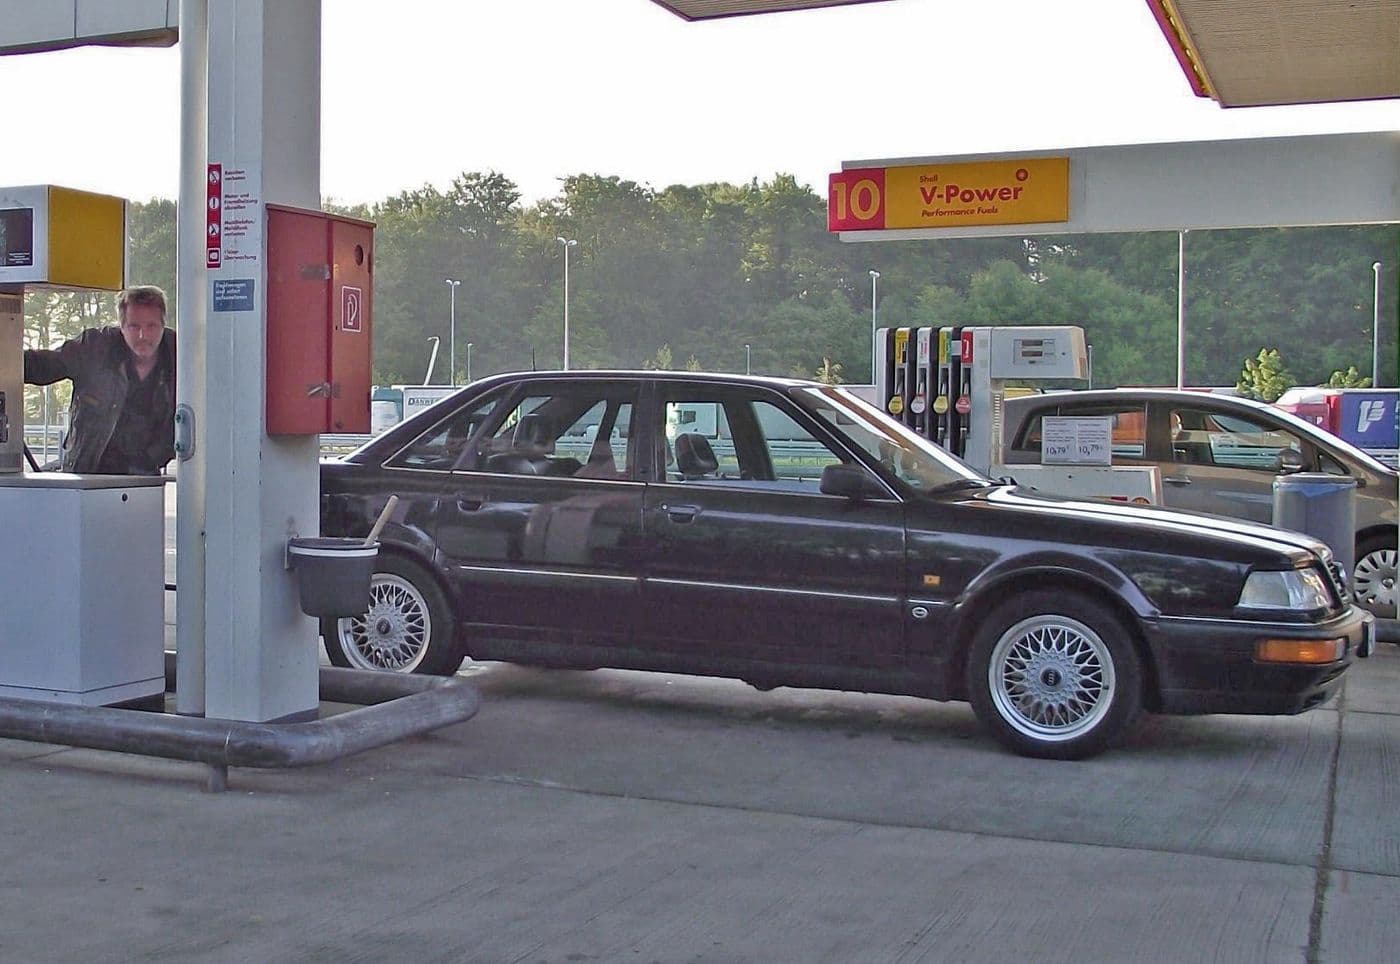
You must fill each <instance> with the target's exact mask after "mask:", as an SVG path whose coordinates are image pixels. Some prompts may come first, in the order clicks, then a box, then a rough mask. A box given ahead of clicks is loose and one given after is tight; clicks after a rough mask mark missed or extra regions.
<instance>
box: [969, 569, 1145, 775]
mask: <svg viewBox="0 0 1400 964" xmlns="http://www.w3.org/2000/svg"><path fill="white" fill-rule="evenodd" d="M967 689H968V696H969V698H970V700H971V702H972V707H973V709H974V710H975V711H976V712H977V716H978V719H980V720H981V721H982V723H983V725H985V726H986V727H987V728H988V729H990V730H991V731H992V734H993V735H994V736H996V738H997V739H998V740H1000V741H1001V742H1002V743H1003V744H1004V745H1005V746H1007V747H1008V748H1010V749H1011V750H1013V751H1015V752H1016V753H1019V754H1021V755H1023V756H1032V757H1042V758H1046V759H1056V760H1079V759H1083V758H1085V757H1089V756H1093V755H1094V754H1096V753H1099V752H1101V751H1103V750H1104V749H1106V748H1108V747H1109V746H1110V745H1111V744H1112V743H1113V742H1114V741H1115V740H1117V739H1118V738H1119V737H1120V736H1121V735H1122V734H1123V733H1124V731H1125V730H1126V729H1127V728H1128V727H1129V726H1130V725H1131V724H1132V723H1133V721H1134V720H1135V719H1136V718H1137V716H1138V713H1139V712H1141V709H1142V662H1141V659H1140V658H1139V656H1138V652H1137V647H1136V646H1134V644H1133V640H1132V637H1131V635H1130V633H1129V630H1128V629H1127V627H1126V626H1124V625H1123V622H1122V620H1120V619H1119V618H1118V617H1117V616H1116V615H1114V614H1113V613H1112V612H1111V611H1109V610H1108V609H1107V608H1106V607H1104V606H1102V605H1100V604H1099V603H1097V602H1094V601H1093V600H1091V599H1088V598H1085V597H1082V596H1077V595H1074V594H1071V593H1048V592H1031V593H1025V594H1023V595H1020V596H1017V597H1014V598H1012V599H1011V600H1009V601H1008V602H1006V603H1004V604H1002V605H1001V606H1000V607H998V608H997V609H996V610H995V611H994V612H993V613H992V614H991V615H990V616H988V618H987V619H986V620H985V621H983V623H982V625H981V626H980V627H978V630H977V633H976V635H975V636H974V638H973V642H972V649H971V651H970V652H969V654H968V664H967Z"/></svg>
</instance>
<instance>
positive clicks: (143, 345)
mask: <svg viewBox="0 0 1400 964" xmlns="http://www.w3.org/2000/svg"><path fill="white" fill-rule="evenodd" d="M117 317H118V319H119V320H120V324H119V325H118V326H117V327H115V328H113V327H106V328H89V329H87V330H86V331H84V332H83V333H82V334H80V335H78V337H76V338H70V339H69V340H68V341H65V342H64V343H63V344H62V345H59V346H58V347H57V348H55V349H51V350H39V349H31V350H28V351H26V352H25V353H24V380H25V382H27V383H28V384H31V385H50V384H53V383H54V382H58V381H62V380H63V379H65V378H67V379H71V380H72V382H73V401H72V404H71V405H70V406H69V409H68V434H67V435H66V436H65V437H64V439H63V452H62V455H61V458H60V463H59V464H60V468H61V469H62V471H64V472H92V473H100V474H104V475H159V474H160V473H161V472H162V471H163V470H164V468H165V465H166V463H168V462H169V461H170V460H171V459H172V458H174V457H175V332H173V331H171V330H169V329H167V328H166V327H165V292H164V291H161V290H160V289H159V288H157V287H155V286H153V285H142V286H139V287H135V288H127V289H126V290H125V291H123V292H122V293H121V294H119V295H118V296H117Z"/></svg>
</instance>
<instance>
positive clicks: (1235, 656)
mask: <svg viewBox="0 0 1400 964" xmlns="http://www.w3.org/2000/svg"><path fill="white" fill-rule="evenodd" d="M559 377H560V376H558V375H550V374H545V373H540V374H525V375H510V376H498V377H496V378H493V379H487V380H484V381H482V382H480V383H478V384H477V385H475V386H473V387H472V388H470V389H466V390H464V391H463V392H462V393H461V394H460V395H458V396H454V398H453V399H452V400H449V401H445V402H442V403H439V405H438V406H435V407H434V408H432V409H429V410H428V411H426V412H424V413H421V414H420V415H418V416H416V417H415V418H414V419H412V420H410V421H409V422H406V423H404V424H402V425H400V426H398V427H396V428H394V429H392V430H390V431H389V432H388V433H386V434H385V435H384V436H381V437H380V438H378V439H376V440H374V441H372V442H371V443H370V444H368V445H367V446H365V447H364V448H362V449H361V450H360V451H358V452H357V453H355V454H354V455H353V456H351V457H350V458H349V459H347V460H345V461H343V462H327V463H324V464H323V468H322V493H323V495H322V499H323V522H322V529H323V533H324V534H326V535H362V534H364V533H365V532H367V531H368V530H369V528H370V526H371V525H372V524H373V520H374V519H375V517H376V516H377V514H378V512H379V510H380V509H381V508H382V506H383V504H384V503H385V501H386V499H387V497H388V495H389V494H391V493H393V494H397V495H398V496H399V497H400V505H399V508H398V510H397V511H396V513H395V516H394V519H393V520H392V521H391V523H390V525H389V526H388V527H386V529H385V530H384V533H383V536H382V542H383V545H384V551H387V552H395V553H402V554H404V555H407V556H409V557H412V558H415V559H417V560H418V561H420V562H422V563H424V564H425V565H426V566H428V567H429V568H430V569H432V570H433V571H434V572H435V573H437V574H438V576H439V578H440V579H441V580H442V585H443V588H444V590H445V591H446V592H447V595H448V598H449V599H450V600H451V603H452V606H453V610H454V613H455V614H456V616H457V618H458V620H459V624H460V626H461V631H462V633H463V635H464V640H465V643H466V646H467V652H468V653H469V654H470V655H471V656H472V657H474V658H477V659H506V660H510V661H514V662H527V663H539V664H543V665H551V666H571V667H589V668H591V667H600V666H611V667H618V668H629V669H642V670H661V671H671V672H685V673H696V674H703V675H716V676H733V677H737V678H741V679H746V680H749V681H750V682H753V683H755V684H757V685H760V686H765V687H766V686H776V685H796V686H815V687H827V688H837V689H856V690H867V691H873V692H887V693H898V694H908V695H916V696H924V697H931V698H935V699H957V698H963V697H964V696H965V694H964V692H963V687H964V684H963V674H962V667H963V659H964V658H965V647H966V644H967V642H968V640H969V639H970V636H971V633H972V631H973V630H974V629H975V626H976V623H977V621H978V620H979V619H980V618H981V616H982V615H983V614H985V613H986V611H987V610H988V607H990V606H994V605H996V604H997V603H999V602H1000V601H1002V600H1003V599H1005V598H1007V596H1008V595H1009V594H1010V593H1014V592H1017V591H1022V590H1025V589H1029V588H1045V587H1054V588H1060V589H1065V590H1073V591H1078V592H1081V593H1084V594H1086V595H1090V596H1093V597H1095V598H1098V599H1099V600H1101V601H1103V602H1105V603H1107V604H1108V605H1110V606H1111V607H1112V608H1113V609H1114V610H1115V611H1116V612H1118V613H1119V614H1120V616H1121V617H1122V618H1123V619H1124V621H1125V622H1126V623H1127V624H1128V625H1130V626H1131V627H1132V628H1133V629H1134V631H1135V634H1136V635H1137V637H1138V642H1139V645H1140V647H1141V649H1142V651H1143V653H1144V655H1145V656H1147V657H1148V658H1147V660H1146V662H1147V666H1148V676H1149V681H1150V685H1151V688H1152V690H1153V692H1151V693H1149V694H1148V705H1149V706H1151V707H1152V708H1156V709H1162V710H1166V711H1174V712H1212V711H1216V710H1217V708H1218V707H1220V706H1221V705H1223V704H1225V703H1229V704H1230V705H1244V704H1243V703H1242V702H1240V701H1241V700H1244V698H1245V697H1249V698H1250V699H1255V700H1256V701H1257V703H1258V705H1260V706H1265V707H1272V708H1271V709H1260V710H1258V711H1259V712H1298V711H1300V710H1302V709H1305V708H1307V707H1308V706H1310V705H1313V704H1314V703H1315V702H1316V701H1317V700H1318V699H1319V698H1325V696H1326V695H1327V694H1330V693H1331V692H1332V691H1333V690H1334V689H1335V687H1336V686H1337V685H1339V682H1340V673H1341V670H1342V669H1344V668H1345V666H1346V665H1347V664H1348V663H1349V662H1350V659H1351V656H1352V655H1353V654H1354V652H1355V650H1356V644H1357V643H1358V642H1359V639H1360V634H1361V618H1360V616H1359V615H1357V614H1356V613H1355V612H1354V611H1352V610H1349V609H1348V610H1344V609H1343V608H1342V606H1341V605H1340V603H1339V602H1338V601H1337V600H1334V603H1336V604H1335V605H1334V608H1333V610H1332V611H1331V612H1329V613H1328V614H1325V618H1327V619H1328V620H1330V624H1326V623H1322V622H1320V620H1321V619H1322V618H1323V616H1318V617H1316V618H1315V619H1314V621H1313V622H1311V623H1304V622H1299V621H1297V620H1296V619H1294V620H1292V621H1287V622H1282V623H1280V624H1278V625H1277V626H1272V625H1267V624H1262V623H1259V622H1257V621H1251V620H1249V619H1248V618H1246V617H1247V615H1248V614H1243V613H1240V612H1239V611H1238V610H1237V609H1236V608H1235V602H1236V600H1237V599H1238V597H1239V591H1240V588H1241V586H1242V585H1243V582H1244V579H1245V577H1246V575H1247V574H1248V572H1249V571H1250V570H1251V569H1288V568H1293V567H1296V566H1298V565H1308V564H1314V563H1315V562H1316V558H1317V557H1316V556H1315V553H1316V552H1319V551H1321V546H1320V544H1318V543H1315V542H1312V541H1310V540H1307V539H1304V538H1301V537H1295V536H1293V535H1292V534H1285V533H1282V532H1279V531H1278V530H1273V529H1267V528H1264V527H1249V526H1247V525H1245V524H1239V525H1228V524H1226V523H1222V522H1221V521H1220V520H1217V519H1213V518H1212V517H1207V516H1189V515H1185V514H1182V513H1172V512H1168V511H1166V510H1159V509H1155V508H1150V507H1149V508H1133V507H1123V506H1117V505H1110V504H1104V503H1089V502H1076V501H1073V500H1068V499H1057V498H1053V497H1041V496H1039V495H1032V494H1030V493H1026V492H1023V491H1020V490H1017V489H1014V488H1011V487H1007V486H996V485H987V486H984V487H980V488H974V489H970V490H966V491H956V492H952V493H949V494H946V495H938V494H931V495H923V494H919V493H917V492H914V491H911V490H909V489H908V488H907V487H904V486H902V485H901V484H900V483H899V482H898V480H897V479H894V478H891V477H890V476H889V475H888V474H887V473H884V472H882V470H881V467H880V466H879V465H878V464H874V463H872V462H871V461H870V460H868V459H863V458H860V456H859V454H858V453H855V452H851V455H852V457H853V458H857V459H858V460H859V461H861V462H862V464H864V465H865V467H866V468H867V469H868V470H869V471H870V472H871V473H872V474H874V475H876V476H878V477H880V478H881V479H882V481H883V483H884V484H885V486H887V487H888V488H889V490H890V492H891V497H890V498H889V499H887V500H870V501H867V502H853V501H851V500H847V499H843V498H839V497H835V496H826V495H820V494H816V493H812V494H804V495H801V496H793V497H788V496H775V495H772V494H771V493H752V492H745V491H744V490H742V489H730V488H724V487H715V488H713V489H707V488H706V487H704V486H694V485H687V486H675V485H668V484H666V483H665V482H664V481H663V482H656V481H651V480H655V479H657V478H663V479H664V464H662V463H661V462H660V460H661V459H662V458H663V457H664V455H663V453H664V444H663V443H662V440H661V439H660V438H659V437H657V434H656V433H657V425H656V424H653V423H652V422H651V421H649V420H641V421H640V422H639V432H640V438H639V439H638V440H637V445H638V451H640V452H643V453H648V452H649V453H651V457H650V458H646V457H643V458H642V459H641V460H640V461H639V463H638V467H637V473H636V476H635V478H636V481H625V482H608V483H599V482H597V481H593V480H577V479H541V478H536V479H529V480H522V479H520V478H519V477H507V476H498V475H492V474H489V473H480V472H461V471H458V472H425V471H421V470H403V469H394V468H386V467H384V466H383V463H384V462H385V461H386V460H388V459H389V458H390V457H391V456H392V455H393V454H394V453H396V452H397V451H399V450H400V449H401V448H402V447H403V446H404V445H405V444H407V443H408V442H409V441H410V440H412V439H414V438H416V437H418V436H419V435H420V434H422V432H423V431H425V430H426V429H427V428H429V427H430V426H431V425H433V424H435V423H436V422H437V421H439V420H441V419H443V418H445V417H448V416H450V414H451V413H452V412H453V411H456V410H457V409H458V408H459V406H461V405H463V404H469V403H471V402H472V401H473V400H474V399H477V398H480V397H481V396H482V395H484V394H485V393H486V392H489V391H492V390H494V389H496V388H497V387H499V386H501V385H503V384H508V383H510V382H512V381H518V382H520V383H522V384H531V383H534V382H547V381H548V380H550V379H556V380H557V379H558V378H559ZM570 377H575V378H602V379H623V378H625V379H629V380H635V381H638V382H640V383H641V386H642V402H641V405H642V406H643V408H645V407H646V406H648V405H649V404H651V403H653V402H654V399H655V397H656V393H655V391H654V385H655V384H656V383H657V382H666V381H671V380H677V379H690V378H695V379H697V380H702V381H703V382H704V383H705V384H707V385H708V384H713V383H714V382H715V381H720V379H716V378H713V377H711V378H705V377H704V376H690V375H681V374H676V375H668V374H663V373H645V374H632V375H628V374H622V373H602V374H591V373H590V374H586V375H585V374H580V375H576V376H570ZM727 381H729V382H730V383H733V384H735V385H740V386H744V387H750V388H757V389H762V390H764V391H767V392H772V393H774V394H775V395H783V394H791V393H792V392H793V391H794V389H795V388H796V387H797V386H799V385H801V384H805V383H795V382H794V383H789V382H785V381H782V380H775V379H760V378H752V379H750V378H743V377H739V376H732V377H727ZM522 481H524V482H525V485H523V486H522ZM677 490H679V491H677ZM681 499H683V500H684V501H680V500H681ZM677 509H679V510H680V511H679V513H677V511H676V510H677ZM686 516H688V518H686ZM566 517H568V519H569V520H571V521H572V524H574V525H575V526H576V527H577V528H578V529H579V532H577V533H574V534H573V535H572V536H570V537H568V538H563V539H562V540H561V541H560V543H559V547H560V551H558V552H556V551H555V550H554V549H553V548H551V545H550V542H549V537H548V530H549V529H550V528H551V527H553V526H556V525H564V524H565V522H564V521H562V520H565V519H566ZM532 524H533V527H534V528H533V529H532ZM813 526H815V527H816V528H815V529H813V528H812V527H813ZM542 528H543V530H544V534H543V535H541V529H542ZM579 533H583V535H582V536H580V534H579ZM580 539H582V541H580ZM571 554H572V555H571ZM585 564H586V566H587V568H588V569H589V572H588V574H587V575H586V576H581V575H580V574H579V573H580V570H581V569H582V567H583V566H584V565H585ZM464 586H465V587H469V589H464V588H462V587H464ZM1229 619H1235V620H1238V621H1237V622H1222V620H1229ZM1324 626H1325V627H1326V628H1325V629H1324V628H1322V627H1324ZM1268 632H1276V633H1283V634H1289V635H1293V636H1298V637H1307V636H1315V635H1316V634H1317V633H1318V632H1324V633H1332V634H1334V635H1338V636H1345V637H1347V639H1348V640H1349V644H1348V647H1347V653H1346V656H1345V657H1344V659H1343V660H1341V661H1339V662H1338V663H1334V664H1330V665H1328V666H1324V667H1291V666H1290V667H1274V666H1270V667H1258V666H1254V665H1253V664H1252V648H1253V644H1254V642H1255V640H1257V639H1258V638H1262V634H1266V633H1268ZM1202 640H1208V641H1209V642H1208V643H1206V644H1202V642H1201V641H1202ZM1222 654H1227V655H1228V659H1223V658H1222ZM1245 685H1251V686H1252V685H1264V686H1267V691H1266V692H1259V693H1253V692H1246V691H1242V690H1241V686H1245Z"/></svg>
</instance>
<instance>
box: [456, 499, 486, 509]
mask: <svg viewBox="0 0 1400 964" xmlns="http://www.w3.org/2000/svg"><path fill="white" fill-rule="evenodd" d="M485 504H486V500H485V499H480V498H470V497H459V498H458V499H457V508H458V509H459V510H460V511H462V512H475V511H476V510H477V509H480V508H481V507H482V506H483V505H485Z"/></svg>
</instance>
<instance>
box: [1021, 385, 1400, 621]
mask: <svg viewBox="0 0 1400 964" xmlns="http://www.w3.org/2000/svg"><path fill="white" fill-rule="evenodd" d="M1046 415H1075V416H1078V415H1110V416H1112V417H1113V426H1114V428H1113V462H1114V464H1115V465H1156V466H1157V467H1158V469H1159V470H1160V472H1161V475H1162V497H1163V499H1164V500H1165V502H1166V504H1167V505H1168V506H1170V507H1171V508H1174V509H1190V510H1194V511H1196V512H1210V513H1213V514H1215V515H1223V516H1232V517H1234V518H1237V519H1249V520H1252V521H1255V522H1269V521H1270V520H1271V518H1272V516H1273V480H1274V477H1275V476H1276V475H1279V474H1289V473H1293V472H1327V473H1330V474H1333V475H1346V476H1350V477H1352V478H1354V479H1355V480H1356V483H1357V492H1356V570H1355V572H1354V573H1353V580H1352V584H1353V587H1354V590H1355V593H1356V599H1357V602H1358V603H1359V604H1360V605H1361V606H1363V607H1364V608H1366V609H1369V610H1370V611H1371V612H1373V613H1375V614H1376V615H1377V616H1380V617H1383V618H1387V619H1394V618H1395V617H1396V589H1395V569H1396V546H1395V526H1396V501H1397V485H1400V482H1398V481H1397V480H1400V476H1397V474H1396V472H1395V471H1394V470H1393V469H1389V468H1387V467H1386V466H1384V465H1382V464H1381V463H1380V462H1378V461H1376V459H1374V458H1373V457H1371V456H1370V455H1368V454H1367V453H1365V452H1363V451H1362V450H1361V449H1359V448H1357V447H1356V446H1354V445H1351V444H1350V443H1348V442H1344V441H1342V440H1341V439H1339V438H1337V437H1336V436H1335V435H1332V434H1330V433H1328V432H1325V431H1323V430H1322V429H1319V428H1318V427H1316V426H1315V425H1311V424H1309V423H1308V422H1305V421H1303V420H1302V419H1300V418H1298V417H1296V416H1294V415H1290V414H1289V413H1287V412H1284V411H1280V410H1279V409H1277V408H1273V407H1271V406H1268V405H1264V404H1262V403H1259V402H1254V401H1250V400H1249V399H1244V398H1234V397H1231V396H1228V395H1214V394H1208V393H1205V392H1183V391H1174V390H1171V389H1121V388H1120V389H1112V390H1108V391H1088V392H1062V393H1052V394H1047V395H1031V396H1027V397H1024V398H1014V399H1008V400H1007V402H1006V435H1005V437H1006V439H1007V451H1006V462H1007V463H1008V464H1011V465H1015V464H1017V463H1020V464H1027V463H1037V462H1039V461H1040V444H1041V419H1042V418H1043V417H1044V416H1046Z"/></svg>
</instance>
